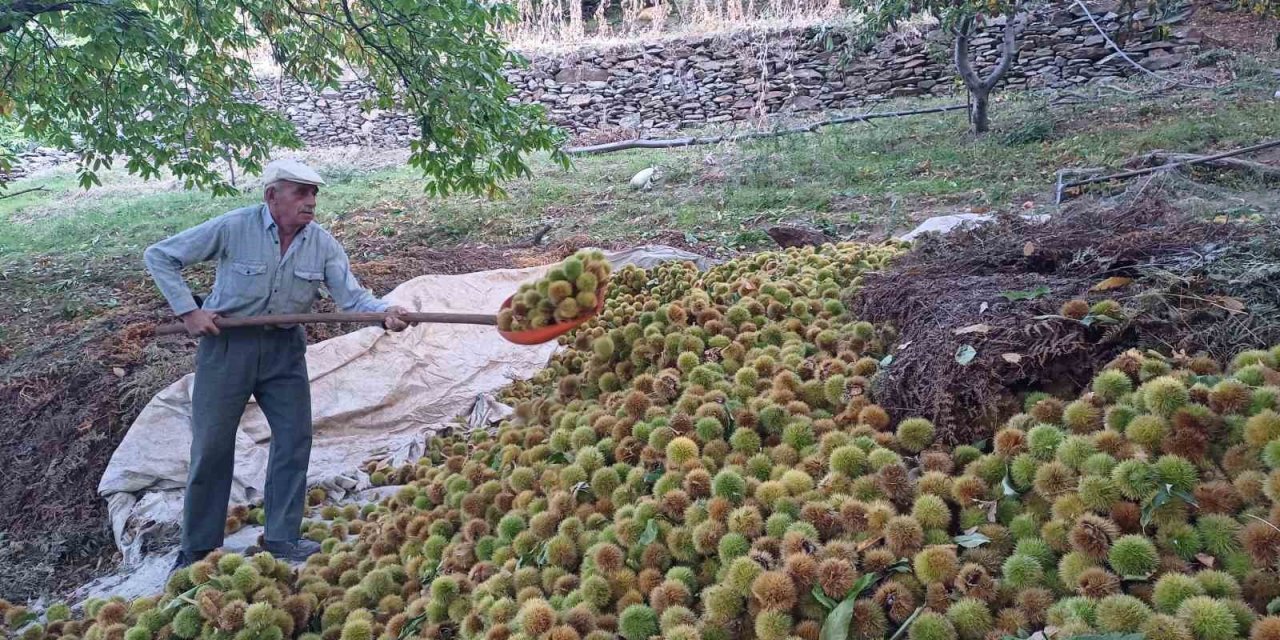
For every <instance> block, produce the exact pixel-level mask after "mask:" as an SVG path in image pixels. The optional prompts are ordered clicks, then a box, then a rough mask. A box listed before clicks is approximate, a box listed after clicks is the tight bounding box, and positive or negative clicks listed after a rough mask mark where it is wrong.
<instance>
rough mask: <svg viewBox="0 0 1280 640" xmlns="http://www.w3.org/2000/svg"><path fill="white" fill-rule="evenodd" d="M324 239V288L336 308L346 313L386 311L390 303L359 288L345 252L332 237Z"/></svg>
mask: <svg viewBox="0 0 1280 640" xmlns="http://www.w3.org/2000/svg"><path fill="white" fill-rule="evenodd" d="M326 239H327V240H328V242H327V243H326V244H327V245H328V246H327V247H326V249H327V253H328V255H327V257H326V259H325V263H324V286H325V288H326V289H328V290H329V295H330V296H332V297H333V301H334V303H335V304H336V305H337V306H338V308H339V309H341V310H343V311H347V312H353V311H355V312H359V311H364V312H382V311H386V310H387V308H388V307H390V306H391V303H390V302H387V301H386V300H382V299H381V298H377V297H375V296H374V295H373V293H372V292H371V291H369V290H368V289H365V288H364V287H362V286H360V282H359V281H357V280H356V276H355V274H354V273H352V272H351V262H350V260H348V259H347V252H346V250H345V249H343V248H342V245H341V244H339V243H338V241H337V240H335V239H333V238H332V237H328V238H326Z"/></svg>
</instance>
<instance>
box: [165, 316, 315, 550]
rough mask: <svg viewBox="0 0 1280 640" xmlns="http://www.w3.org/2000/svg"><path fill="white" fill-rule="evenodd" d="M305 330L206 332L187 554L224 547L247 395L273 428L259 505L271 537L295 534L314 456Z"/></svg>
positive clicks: (198, 380)
mask: <svg viewBox="0 0 1280 640" xmlns="http://www.w3.org/2000/svg"><path fill="white" fill-rule="evenodd" d="M306 354H307V345H306V334H305V333H304V331H303V328H302V327H301V326H294V327H293V328H290V329H267V328H260V327H244V328H230V329H222V331H221V333H220V334H219V335H216V336H204V337H202V338H201V339H200V347H199V350H198V351H197V353H196V373H195V381H194V388H193V389H192V396H191V430H192V439H191V469H190V471H189V473H188V477H187V493H186V498H185V503H184V505H183V515H182V548H183V550H185V551H187V552H188V553H196V552H202V551H209V550H212V549H216V548H218V547H220V546H222V543H223V534H224V530H225V527H226V519H227V501H228V499H229V498H230V495H231V476H232V471H233V469H234V463H235V446H236V432H237V430H238V429H239V425H240V418H241V416H243V415H244V409H245V405H246V403H247V402H248V401H249V396H250V395H252V396H253V397H254V398H255V399H256V400H257V402H258V405H259V406H260V407H261V408H262V412H263V414H265V415H266V418H267V423H268V425H269V426H270V427H271V449H270V454H269V457H268V461H267V481H266V486H265V487H264V497H263V508H264V510H265V511H266V519H267V523H266V533H265V535H264V538H265V539H266V540H268V541H271V542H278V541H291V540H295V539H297V538H298V536H299V533H300V529H301V525H302V513H303V509H304V507H305V506H306V490H307V465H308V462H309V461H310V458H311V388H310V383H309V381H308V379H307V363H306Z"/></svg>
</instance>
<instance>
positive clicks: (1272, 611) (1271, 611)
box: [1267, 598, 1280, 616]
mask: <svg viewBox="0 0 1280 640" xmlns="http://www.w3.org/2000/svg"><path fill="white" fill-rule="evenodd" d="M1278 614H1280V598H1276V599H1275V600H1272V601H1271V603H1270V604H1268V605H1267V615H1271V616H1274V615H1278Z"/></svg>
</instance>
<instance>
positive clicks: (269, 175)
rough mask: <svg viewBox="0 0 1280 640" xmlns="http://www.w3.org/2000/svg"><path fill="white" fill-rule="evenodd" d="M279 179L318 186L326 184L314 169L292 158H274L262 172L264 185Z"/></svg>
mask: <svg viewBox="0 0 1280 640" xmlns="http://www.w3.org/2000/svg"><path fill="white" fill-rule="evenodd" d="M279 180H288V181H289V182H300V183H302V184H314V185H317V186H320V185H323V184H324V179H323V178H321V177H320V174H318V173H316V172H315V170H314V169H312V168H311V167H308V166H307V165H305V164H303V163H301V162H299V161H297V160H293V159H291V158H285V159H282V160H273V161H271V162H270V163H268V164H267V167H266V170H265V171H263V172H262V183H263V184H264V185H269V184H271V183H273V182H277V181H279Z"/></svg>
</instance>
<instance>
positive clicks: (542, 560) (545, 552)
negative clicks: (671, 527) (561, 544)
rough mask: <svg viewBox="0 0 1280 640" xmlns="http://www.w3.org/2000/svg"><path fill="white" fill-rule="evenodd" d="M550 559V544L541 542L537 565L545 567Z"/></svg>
mask: <svg viewBox="0 0 1280 640" xmlns="http://www.w3.org/2000/svg"><path fill="white" fill-rule="evenodd" d="M650 522H653V521H652V520H650ZM550 561H551V545H550V544H548V543H546V542H544V543H542V550H541V551H539V552H538V566H539V567H545V566H547V563H548V562H550Z"/></svg>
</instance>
